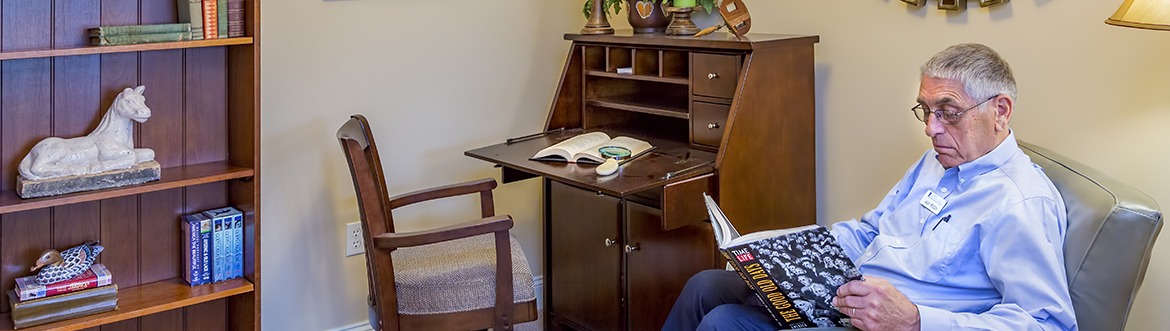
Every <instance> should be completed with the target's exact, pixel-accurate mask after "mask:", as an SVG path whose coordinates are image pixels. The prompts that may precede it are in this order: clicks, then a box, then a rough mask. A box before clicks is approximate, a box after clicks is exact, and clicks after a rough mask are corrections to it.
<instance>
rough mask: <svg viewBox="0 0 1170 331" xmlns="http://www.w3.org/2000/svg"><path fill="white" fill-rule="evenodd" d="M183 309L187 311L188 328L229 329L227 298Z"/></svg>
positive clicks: (215, 330)
mask: <svg viewBox="0 0 1170 331" xmlns="http://www.w3.org/2000/svg"><path fill="white" fill-rule="evenodd" d="M183 310H186V311H187V316H186V323H185V324H186V325H187V330H200V331H223V330H227V317H228V316H227V299H220V300H215V301H208V302H204V303H201V304H197V305H193V306H188V307H186V308H184V309H183Z"/></svg>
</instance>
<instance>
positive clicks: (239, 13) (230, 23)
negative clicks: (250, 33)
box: [227, 0, 245, 38]
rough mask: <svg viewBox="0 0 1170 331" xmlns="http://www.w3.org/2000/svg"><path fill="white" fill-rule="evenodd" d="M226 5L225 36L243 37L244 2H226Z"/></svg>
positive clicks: (230, 0) (235, 0)
mask: <svg viewBox="0 0 1170 331" xmlns="http://www.w3.org/2000/svg"><path fill="white" fill-rule="evenodd" d="M227 5H228V7H227V36H228V37H229V38H235V37H243V36H244V14H245V12H244V0H228V2H227Z"/></svg>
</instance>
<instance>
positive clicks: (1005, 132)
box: [663, 44, 1077, 330]
mask: <svg viewBox="0 0 1170 331" xmlns="http://www.w3.org/2000/svg"><path fill="white" fill-rule="evenodd" d="M921 74H922V76H921V81H920V85H919V91H918V100H917V102H918V103H917V105H915V106H914V107H913V108H912V110H913V112H914V116H915V117H917V118H918V120H920V121H922V122H924V123H925V124H926V131H925V132H926V135H927V136H929V137H930V139H931V142H932V143H933V145H934V148H933V149H931V150H928V151H927V152H926V153H925V154H923V155H922V157H921V158H920V159H919V160H918V161H917V162H916V163H915V164H914V165H913V166H912V167H910V169H909V170H908V171H906V174H905V176H904V177H902V180H901V181H899V182H898V184H897V185H895V186H894V187H893V188H892V189H891V190H890V191H889V193H887V194H886V196H885V198H884V199H882V201H881V203H880V204H878V206H877V208H875V209H873V210H872V211H870V212H868V213H866V214H865V215H864V216H863V217H862V218H861V220H849V221H845V222H839V223H836V224H833V226H832V229H831V231H832V233H833V235H834V237H836V239H837V241H838V242H839V243H840V244H841V246H842V247H843V248H844V249H845V252H846V254H847V255H848V256H849V258H850V259H852V260H853V261H854V262H855V264H857V265H858V267H859V270H860V271H861V273H862V274H863V275H864V277H865V280H861V281H851V282H849V283H846V284H845V285H843V286H841V287H840V288H839V289H838V290H837V297H836V298H835V299H834V303H835V304H836V305H837V306H838V308H839V309H840V311H841V312H843V313H844V314H846V315H849V316H850V318H851V322H852V324H853V326H855V327H857V328H859V329H862V330H956V329H957V330H968V329H969V330H1076V329H1077V325H1076V318H1075V316H1074V314H1073V307H1072V302H1071V300H1070V298H1069V293H1068V285H1067V284H1068V282H1067V280H1066V279H1065V272H1064V253H1063V243H1064V237H1065V226H1066V220H1065V208H1064V202H1063V200H1062V199H1061V198H1060V194H1059V193H1058V192H1057V190H1056V188H1055V187H1054V186H1053V185H1052V183H1051V182H1050V181H1049V180H1048V178H1047V177H1046V176H1044V173H1043V171H1042V170H1041V169H1039V168H1038V167H1037V166H1035V165H1034V164H1033V163H1032V162H1031V160H1030V159H1029V158H1028V156H1026V155H1024V153H1023V152H1022V151H1021V150H1020V149H1019V147H1018V146H1017V145H1016V139H1015V135H1014V134H1013V133H1012V131H1011V129H1010V128H1009V127H1008V122H1009V121H1010V120H1011V117H1012V110H1013V109H1014V105H1015V99H1016V83H1015V79H1014V78H1013V77H1012V72H1011V68H1010V67H1009V66H1008V64H1007V62H1006V61H1004V60H1003V59H1002V58H1000V57H999V54H997V53H996V52H995V51H994V50H992V49H990V48H988V47H987V46H983V45H978V44H963V45H955V46H951V47H949V48H947V49H946V50H943V51H942V52H940V53H938V54H936V55H935V56H934V57H933V58H931V59H930V61H928V62H926V64H924V65H923V66H922V68H921ZM776 327H777V324H776V322H774V321H773V320H772V318H771V317H770V316H769V315H768V313H767V311H766V310H764V308H763V306H762V305H761V304H760V302H759V300H758V299H756V297H755V296H754V294H752V292H751V291H750V290H749V289H748V288H747V286H746V285H745V284H744V282H743V280H741V279H740V278H739V276H738V275H736V274H735V273H734V272H733V271H725V270H707V271H703V272H701V273H699V274H697V275H695V276H694V277H692V278H691V279H690V281H688V282H687V285H686V286H685V288H684V289H683V293H682V295H680V296H679V299H678V301H676V302H675V306H674V308H673V310H672V311H671V313H670V316H669V317H668V318H667V322H666V325H665V326H664V327H663V329H664V330H695V329H699V330H774V329H776Z"/></svg>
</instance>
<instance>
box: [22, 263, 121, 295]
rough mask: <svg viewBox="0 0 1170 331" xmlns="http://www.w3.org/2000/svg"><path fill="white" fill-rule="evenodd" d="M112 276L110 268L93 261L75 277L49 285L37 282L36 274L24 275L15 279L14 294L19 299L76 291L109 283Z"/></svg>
mask: <svg viewBox="0 0 1170 331" xmlns="http://www.w3.org/2000/svg"><path fill="white" fill-rule="evenodd" d="M112 282H113V277H112V275H111V274H110V270H109V269H106V266H104V265H102V264H101V263H94V264H93V265H91V266H89V270H86V271H85V272H84V273H82V274H81V275H78V276H77V277H73V278H70V279H68V280H64V281H61V282H56V283H52V284H49V285H41V284H37V276H36V275H32V276H26V277H20V278H17V279H16V296H17V298H19V299H20V301H27V300H32V299H39V298H44V297H51V296H54V295H58V294H64V293H69V292H76V291H80V290H84V289H88V288H95V287H99V286H106V285H110V284H111V283H112Z"/></svg>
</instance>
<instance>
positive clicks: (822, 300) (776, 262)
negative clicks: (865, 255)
mask: <svg viewBox="0 0 1170 331" xmlns="http://www.w3.org/2000/svg"><path fill="white" fill-rule="evenodd" d="M703 199H704V201H705V202H706V205H707V213H708V215H709V216H710V218H711V227H712V229H713V230H714V232H715V243H716V245H717V246H718V248H719V252H720V253H722V254H723V257H725V258H727V261H728V263H729V264H730V265H731V267H732V268H734V269H735V271H736V272H738V273H739V276H740V277H741V278H743V280H744V282H747V284H748V286H749V287H751V288H752V290H753V291H754V292H755V293H756V295H757V296H758V297H759V298H760V300H761V301H762V302H763V303H764V306H765V307H766V308H767V310H768V313H769V314H771V315H772V318H773V319H775V320H776V322H777V323H779V325H780V326H781V327H782V328H783V329H802V328H811V327H840V326H852V324H850V322H849V316H847V315H845V314H843V313H841V311H840V310H838V309H837V306H835V305H833V297H835V296H836V294H837V288H838V287H841V285H844V284H845V283H847V282H849V281H851V280H858V279H862V277H861V272H859V271H858V270H857V267H856V266H854V265H853V261H851V260H850V259H849V257H848V256H846V255H845V250H844V249H842V248H841V246H840V245H838V244H837V240H836V239H835V238H834V237H833V235H832V233H830V232H829V230H828V229H826V228H825V227H823V226H820V225H815V224H814V225H808V226H801V227H795V228H790V229H777V230H767V231H760V232H753V233H749V234H745V235H742V236H741V235H740V234H739V232H738V231H736V230H735V227H734V226H732V225H731V221H730V220H728V219H727V215H725V214H723V210H721V209H720V208H719V205H718V204H716V203H715V200H714V199H712V198H711V196H709V195H707V194H706V193H704V194H703Z"/></svg>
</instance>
